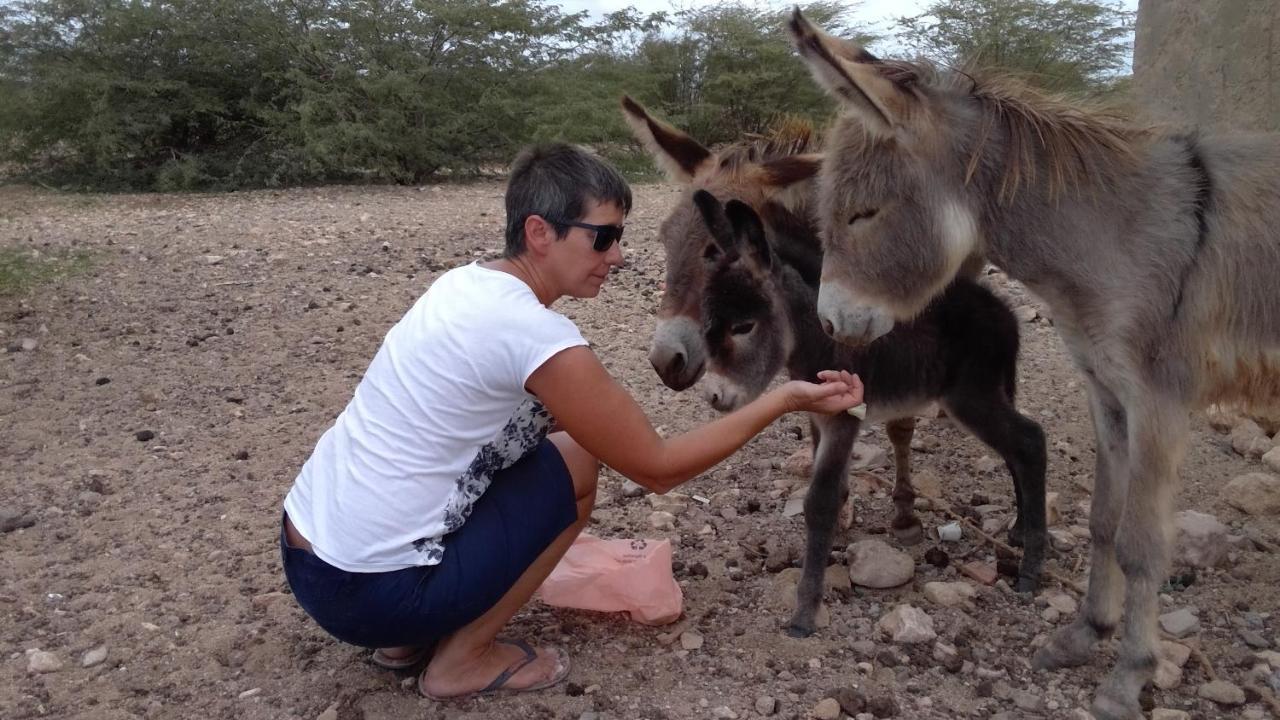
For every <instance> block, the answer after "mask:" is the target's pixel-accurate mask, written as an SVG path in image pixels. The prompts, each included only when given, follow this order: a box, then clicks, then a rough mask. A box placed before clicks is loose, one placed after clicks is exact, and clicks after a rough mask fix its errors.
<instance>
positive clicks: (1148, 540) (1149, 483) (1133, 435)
mask: <svg viewBox="0 0 1280 720" xmlns="http://www.w3.org/2000/svg"><path fill="white" fill-rule="evenodd" d="M1144 400H1145V398H1144ZM1145 404H1146V403H1144V405H1145ZM1150 405H1151V406H1152V407H1142V408H1140V409H1137V410H1136V411H1135V412H1132V413H1130V416H1129V417H1130V422H1129V437H1130V443H1129V458H1130V463H1129V492H1128V497H1127V498H1126V502H1125V503H1124V510H1123V513H1122V515H1121V517H1120V527H1119V528H1118V529H1117V532H1116V544H1115V548H1116V558H1117V560H1118V561H1119V565H1120V570H1121V571H1122V572H1123V573H1124V579H1125V606H1124V617H1123V622H1124V636H1123V638H1122V640H1121V643H1120V652H1119V657H1118V658H1117V661H1116V666H1115V668H1114V669H1113V670H1112V671H1111V674H1110V675H1108V676H1107V678H1106V680H1105V681H1103V683H1102V686H1101V687H1100V688H1099V689H1098V694H1097V696H1096V697H1095V698H1094V704H1093V714H1094V715H1095V716H1096V717H1097V718H1098V720H1129V719H1130V718H1137V717H1141V708H1140V707H1139V704H1138V694H1139V693H1140V692H1141V690H1142V687H1143V685H1145V684H1146V683H1148V682H1150V681H1151V678H1152V676H1153V675H1154V674H1155V669H1156V662H1157V660H1158V659H1159V655H1158V654H1157V653H1158V651H1159V633H1158V631H1157V627H1156V614H1157V612H1158V606H1159V601H1158V599H1157V593H1158V592H1159V589H1160V584H1161V583H1162V582H1164V579H1165V577H1166V576H1167V572H1168V568H1169V560H1170V548H1171V546H1172V535H1173V505H1174V496H1175V495H1176V493H1177V486H1178V466H1179V465H1180V464H1181V462H1182V456H1183V453H1184V451H1185V449H1186V440H1187V434H1188V417H1187V415H1188V413H1187V411H1186V409H1185V408H1184V407H1183V406H1182V405H1181V403H1176V402H1172V401H1168V400H1157V401H1156V402H1153V403H1150Z"/></svg>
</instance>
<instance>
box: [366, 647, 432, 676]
mask: <svg viewBox="0 0 1280 720" xmlns="http://www.w3.org/2000/svg"><path fill="white" fill-rule="evenodd" d="M434 649H435V647H434V646H431V645H424V646H422V647H420V648H418V649H417V650H414V651H413V652H411V653H409V654H408V655H405V656H404V657H394V658H393V657H389V656H388V655H387V654H386V653H384V652H383V651H382V648H379V649H377V650H374V651H373V656H372V657H370V658H369V660H370V661H371V662H372V663H373V664H374V665H377V666H378V667H380V668H383V669H384V670H408V669H409V668H411V667H415V666H417V665H418V663H421V662H422V661H423V660H426V659H427V658H429V657H431V651H432V650H434Z"/></svg>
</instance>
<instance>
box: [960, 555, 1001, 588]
mask: <svg viewBox="0 0 1280 720" xmlns="http://www.w3.org/2000/svg"><path fill="white" fill-rule="evenodd" d="M960 572H961V573H962V574H963V575H965V576H966V577H970V578H973V579H974V580H976V581H978V582H980V583H982V584H983V585H995V584H996V578H997V577H999V574H998V573H997V572H996V566H995V565H993V564H991V563H984V562H976V561H975V562H967V563H965V564H964V565H961V566H960Z"/></svg>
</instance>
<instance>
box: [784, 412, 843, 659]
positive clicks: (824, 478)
mask: <svg viewBox="0 0 1280 720" xmlns="http://www.w3.org/2000/svg"><path fill="white" fill-rule="evenodd" d="M812 419H813V422H814V425H815V427H816V428H817V429H818V433H817V437H818V438H819V440H818V447H817V448H816V449H815V451H814V457H813V477H812V482H811V483H810V484H809V494H808V495H806V496H805V498H804V523H805V528H806V529H807V530H808V537H807V539H806V541H805V551H804V566H803V570H802V571H801V575H800V586H799V587H798V588H797V589H796V610H795V614H793V615H792V616H791V621H790V622H789V623H788V624H787V634H788V635H791V636H792V637H807V636H809V635H812V634H813V631H814V630H815V629H816V618H817V615H818V606H819V605H821V604H822V590H823V579H824V576H825V575H826V571H827V558H828V557H830V554H831V542H832V540H833V539H834V538H835V530H836V517H837V515H839V513H840V506H841V505H843V504H844V497H845V494H846V492H847V491H846V489H845V474H846V472H848V465H849V450H850V449H852V447H853V441H854V439H855V438H857V436H858V426H859V422H858V420H857V419H855V418H852V417H850V416H848V415H844V414H843V413H841V414H840V415H836V416H832V417H818V416H814V417H813V418H812Z"/></svg>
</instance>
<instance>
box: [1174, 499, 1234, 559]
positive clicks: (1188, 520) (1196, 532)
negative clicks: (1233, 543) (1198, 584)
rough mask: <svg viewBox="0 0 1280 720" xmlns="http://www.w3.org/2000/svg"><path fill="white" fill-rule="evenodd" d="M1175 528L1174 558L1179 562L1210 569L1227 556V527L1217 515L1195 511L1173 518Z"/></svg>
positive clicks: (1185, 511) (1187, 511)
mask: <svg viewBox="0 0 1280 720" xmlns="http://www.w3.org/2000/svg"><path fill="white" fill-rule="evenodd" d="M1174 526H1175V527H1176V530H1177V557H1178V560H1179V562H1180V564H1182V565H1190V566H1191V567H1201V568H1211V567H1217V566H1218V565H1221V564H1222V561H1223V560H1225V559H1226V557H1227V550H1228V545H1227V526H1226V525H1223V524H1222V523H1221V522H1219V521H1218V518H1216V517H1214V516H1212V515H1209V514H1207V513H1202V512H1196V511H1195V510H1184V511H1182V512H1180V513H1178V514H1177V515H1176V516H1175V517H1174Z"/></svg>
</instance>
